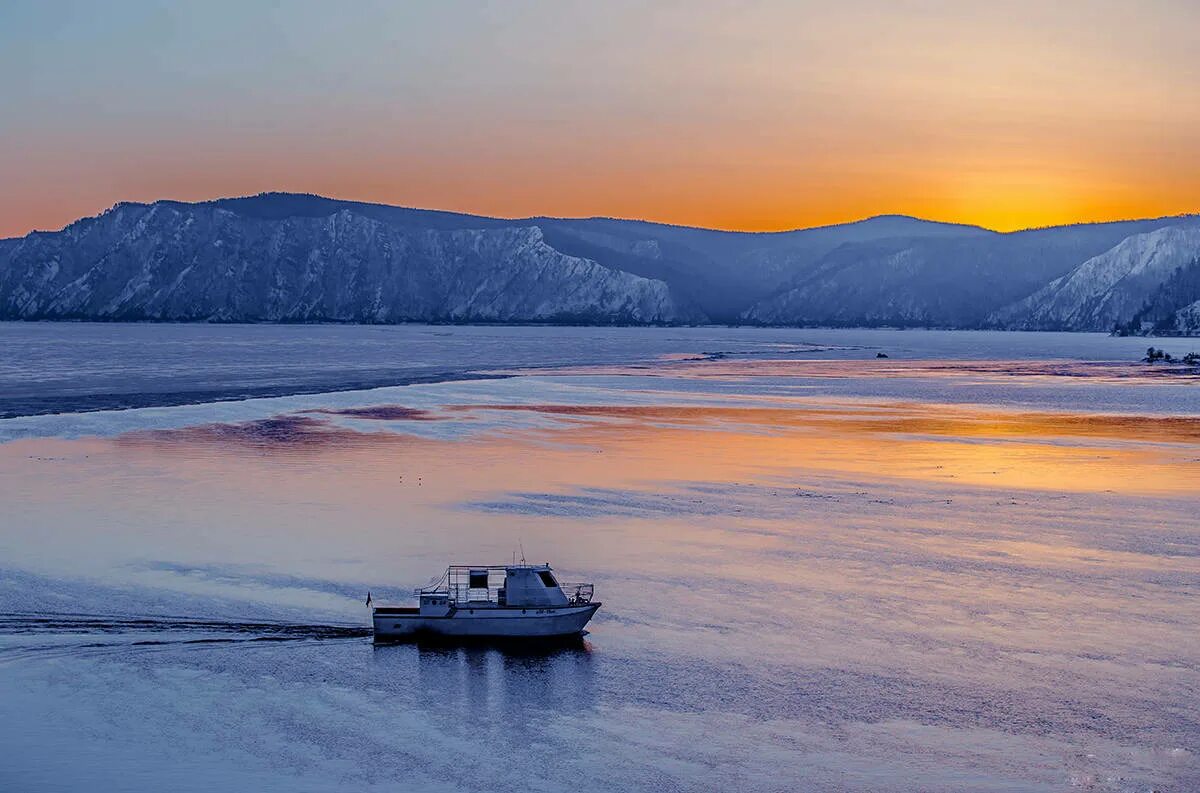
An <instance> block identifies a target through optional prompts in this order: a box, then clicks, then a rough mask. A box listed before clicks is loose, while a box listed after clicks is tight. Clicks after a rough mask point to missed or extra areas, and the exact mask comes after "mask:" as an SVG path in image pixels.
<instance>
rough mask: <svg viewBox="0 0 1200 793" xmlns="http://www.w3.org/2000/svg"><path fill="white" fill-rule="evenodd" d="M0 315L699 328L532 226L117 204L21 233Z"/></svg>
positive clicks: (662, 299) (639, 285) (663, 293)
mask: <svg viewBox="0 0 1200 793" xmlns="http://www.w3.org/2000/svg"><path fill="white" fill-rule="evenodd" d="M0 316H6V317H17V318H52V319H53V318H90V319H129V320H134V319H159V320H167V319H169V320H210V321H317V320H333V321H353V322H400V321H406V320H427V321H498V322H504V321H559V322H561V321H571V322H596V323H609V322H629V323H666V322H689V321H695V320H700V319H703V315H702V314H700V313H699V312H698V311H696V310H695V309H692V308H689V307H687V306H685V305H682V304H680V302H678V301H676V300H675V299H674V297H673V296H672V295H671V293H670V290H669V289H668V287H667V285H666V284H665V283H663V282H662V281H658V280H654V279H650V278H643V277H641V276H638V275H634V274H632V273H628V272H624V271H620V270H613V269H610V268H607V267H604V266H603V265H600V264H598V263H596V262H594V261H591V260H588V259H583V258H580V257H577V256H570V255H567V254H564V253H561V252H559V251H557V250H555V249H554V248H552V247H550V246H549V245H547V244H546V242H545V241H544V239H543V236H542V231H541V229H540V228H539V227H537V226H536V225H511V226H500V227H493V228H477V229H439V228H428V227H403V226H397V225H393V224H389V223H386V222H383V221H381V220H378V219H375V218H372V217H368V216H365V215H363V214H358V213H355V212H353V211H352V210H351V209H349V208H341V209H338V210H337V211H336V212H334V213H332V214H329V215H326V216H317V217H311V216H304V215H291V216H287V217H283V218H279V219H272V218H262V217H248V216H246V215H243V214H238V213H236V212H233V211H230V210H228V209H225V208H222V207H220V206H215V205H212V204H201V205H190V204H177V203H173V202H160V203H156V204H152V205H142V204H123V205H118V206H117V207H115V208H113V209H112V210H110V211H109V212H107V213H105V214H103V215H101V216H100V217H98V218H94V219H89V220H83V221H79V222H77V223H75V224H73V225H71V226H69V227H67V228H66V229H64V230H63V231H61V232H57V233H50V234H45V233H35V234H31V235H29V236H27V237H25V238H24V239H22V240H21V241H19V242H18V243H17V244H16V245H10V246H8V247H7V250H6V261H5V262H4V263H3V264H2V265H0Z"/></svg>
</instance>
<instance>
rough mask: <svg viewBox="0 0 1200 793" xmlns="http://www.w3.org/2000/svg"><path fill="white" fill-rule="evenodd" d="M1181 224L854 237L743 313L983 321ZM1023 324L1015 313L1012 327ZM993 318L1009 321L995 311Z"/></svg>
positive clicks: (853, 320) (837, 319)
mask: <svg viewBox="0 0 1200 793" xmlns="http://www.w3.org/2000/svg"><path fill="white" fill-rule="evenodd" d="M1183 222H1185V219H1183V218H1159V219H1155V220H1134V221H1121V222H1116V223H1095V224H1080V225H1075V226H1058V227H1052V228H1044V229H1033V230H1029V231H1019V232H1012V233H1008V234H998V233H994V232H987V233H984V234H974V235H958V236H953V237H924V238H892V239H885V240H876V241H871V242H861V243H855V244H847V245H843V246H841V247H839V248H837V249H835V250H833V251H831V252H830V253H828V254H826V255H825V256H823V257H822V258H821V259H820V260H818V261H817V262H816V263H815V264H814V265H813V266H812V267H810V268H808V269H806V270H804V271H802V272H799V273H798V274H797V275H796V276H795V277H793V279H792V280H791V281H790V282H789V283H787V284H786V285H784V287H783V288H781V289H780V290H778V291H777V293H776V294H774V295H772V296H770V297H768V298H766V299H763V300H760V301H759V302H757V303H755V304H754V305H752V306H751V307H750V308H748V309H747V310H746V311H745V312H744V314H743V319H745V320H746V321H749V322H758V323H764V324H772V325H790V324H803V323H808V324H838V325H910V326H938V327H980V326H982V325H984V324H985V323H986V322H987V320H988V318H989V315H993V313H994V312H996V311H998V310H1000V309H1002V308H1003V307H1005V306H1006V305H1008V304H1010V303H1013V302H1015V301H1019V300H1021V299H1023V298H1025V297H1026V296H1028V295H1030V294H1031V293H1033V292H1036V291H1037V290H1039V289H1040V288H1042V287H1044V286H1045V285H1046V284H1047V283H1048V282H1050V281H1052V280H1054V279H1057V278H1059V277H1061V276H1063V275H1065V274H1066V273H1068V272H1070V271H1071V270H1072V269H1073V268H1074V267H1076V266H1077V265H1079V264H1080V263H1082V262H1084V261H1086V260H1088V259H1090V258H1091V257H1093V256H1096V255H1098V254H1100V253H1103V252H1104V251H1106V250H1108V249H1109V248H1111V247H1112V246H1114V245H1117V244H1118V243H1120V242H1121V241H1122V240H1124V239H1126V238H1127V237H1129V236H1130V235H1134V234H1140V233H1144V232H1149V231H1154V230H1156V229H1160V228H1165V227H1170V226H1174V225H1178V224H1180V223H1183ZM1191 222H1192V223H1193V224H1195V223H1196V222H1197V221H1196V219H1195V218H1192V219H1191ZM1083 280H1085V281H1086V279H1083ZM1020 322H1021V317H1018V316H1016V314H1014V315H1013V317H1012V318H1011V325H1007V326H1019V325H1020ZM993 324H998V325H1000V326H1001V327H1004V326H1006V325H1005V324H1004V323H1003V322H1000V321H995V319H994V316H993ZM1110 327H1111V326H1110ZM1079 329H1083V328H1079Z"/></svg>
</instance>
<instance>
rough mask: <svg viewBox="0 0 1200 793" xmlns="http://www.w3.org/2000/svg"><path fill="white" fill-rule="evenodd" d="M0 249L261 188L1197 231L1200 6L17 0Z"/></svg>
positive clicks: (660, 214)
mask: <svg viewBox="0 0 1200 793" xmlns="http://www.w3.org/2000/svg"><path fill="white" fill-rule="evenodd" d="M0 96H2V98H3V111H0V185H2V188H0V236H16V235H22V234H25V233H27V232H28V231H30V230H31V229H35V228H36V229H55V228H59V227H61V226H63V225H64V224H66V223H68V222H70V221H71V220H73V219H75V218H77V217H80V216H83V215H91V214H96V213H97V212H99V211H102V210H103V209H105V208H107V207H108V206H110V205H112V204H113V203H115V202H117V201H123V200H138V201H148V200H153V199H156V198H177V199H186V200H198V199H205V198H214V197H219V196H229V195H243V194H250V193H256V192H260V191H266V190H292V191H304V192H314V193H321V194H325V195H330V196H336V197H341V198H351V199H360V200H369V201H381V202H387V203H396V204H404V205H409V206H421V207H431V208H441V209H454V210H460V211H467V212H476V213H481V214H493V215H502V216H526V215H537V214H550V215H611V216H621V217H635V218H645V219H651V220H659V221H666V222H672V223H683V224H691V225H703V226H714V227H720V228H733V229H755V230H759V229H785V228H796V227H802V226H810V225H818V224H824V223H833V222H839V221H845V220H853V219H857V218H861V217H865V216H869V215H873V214H882V213H904V214H912V215H918V216H922V217H928V218H933V219H940V220H950V221H959V222H966V223H977V224H980V225H984V226H988V227H991V228H995V229H1001V230H1008V229H1014V228H1024V227H1029V226H1038V225H1048V224H1055V223H1067V222H1076V221H1091V220H1106V219H1115V218H1123V217H1135V216H1154V215H1164V214H1177V213H1182V212H1195V211H1198V210H1200V145H1198V144H1200V4H1197V3H1193V2H1186V3H1185V2H1168V1H1166V0H1159V1H1158V2H1146V3H1136V4H1135V3H1125V2H1121V3H1118V2H1108V1H1107V0H1096V1H1095V2H1087V3H1084V2H1062V3H1042V2H1009V3H984V2H976V1H975V0H963V1H962V2H953V3H950V2H945V3H939V2H903V1H899V0H898V1H897V2H861V1H858V0H847V1H846V2H838V3H820V4H817V3H802V2H757V3H755V2H747V3H733V2H729V3H711V2H686V3H684V2H680V3H633V2H605V3H582V2H516V1H514V2H505V3H485V2H438V3H422V4H417V3H411V4H410V3H402V2H386V3H384V2H379V3H372V2H362V3H353V4H348V5H346V6H336V5H335V4H329V3H315V2H288V3H268V2H259V3H233V2H215V1H214V2H206V3H182V4H175V3H155V2H137V1H133V0H130V1H128V2H121V3H114V4H99V3H69V2H48V3H42V2H27V1H26V0H13V1H12V2H6V3H4V4H3V5H2V6H0Z"/></svg>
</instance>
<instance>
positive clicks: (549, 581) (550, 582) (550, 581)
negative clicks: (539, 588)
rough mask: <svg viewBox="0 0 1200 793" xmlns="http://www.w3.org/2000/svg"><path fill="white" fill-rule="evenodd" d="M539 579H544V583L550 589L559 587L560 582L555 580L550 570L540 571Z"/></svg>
mask: <svg viewBox="0 0 1200 793" xmlns="http://www.w3.org/2000/svg"><path fill="white" fill-rule="evenodd" d="M538 578H540V579H542V583H543V584H545V585H546V586H548V587H554V586H558V582H557V581H555V580H554V576H553V575H552V574H551V573H550V571H549V570H538Z"/></svg>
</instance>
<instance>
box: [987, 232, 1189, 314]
mask: <svg viewBox="0 0 1200 793" xmlns="http://www.w3.org/2000/svg"><path fill="white" fill-rule="evenodd" d="M1198 254H1200V225H1184V226H1170V227H1167V228H1161V229H1157V230H1155V231H1151V232H1147V233H1143V234H1134V235H1131V236H1129V237H1127V238H1125V239H1124V240H1122V241H1121V242H1120V243H1118V244H1117V245H1115V246H1113V247H1112V248H1111V249H1109V250H1107V251H1105V252H1104V253H1102V254H1100V255H1099V256H1093V257H1092V258H1090V259H1088V260H1087V261H1085V262H1083V263H1081V264H1080V265H1079V266H1078V267H1075V268H1074V269H1072V270H1071V271H1070V272H1069V273H1067V274H1065V275H1063V276H1061V277H1059V278H1056V279H1054V280H1053V281H1051V282H1050V283H1048V284H1046V286H1044V287H1042V288H1041V289H1039V290H1038V291H1037V292H1034V293H1033V294H1032V295H1030V296H1028V297H1026V298H1024V299H1023V300H1020V301H1018V302H1016V303H1014V304H1013V305H1011V306H1008V307H1006V308H1004V309H1001V310H1000V311H998V312H996V314H995V315H993V317H992V319H993V321H994V322H995V323H997V324H999V325H1003V326H1006V327H1020V328H1030V329H1067V330H1101V331H1106V330H1112V329H1113V328H1114V327H1115V326H1117V325H1123V324H1125V323H1127V322H1129V321H1130V320H1131V319H1132V318H1133V316H1134V315H1135V314H1136V313H1137V312H1138V311H1139V310H1140V309H1141V308H1142V307H1143V306H1144V305H1145V304H1146V301H1147V300H1148V299H1149V298H1150V297H1151V296H1152V295H1153V294H1154V292H1155V290H1156V289H1158V288H1159V287H1160V286H1161V285H1162V284H1163V283H1164V282H1165V281H1166V280H1167V279H1168V278H1170V277H1171V275H1172V274H1174V273H1175V271H1176V270H1178V269H1179V268H1180V267H1183V266H1184V265H1187V264H1189V263H1190V262H1191V261H1192V260H1193V259H1195V258H1196V256H1197V255H1198Z"/></svg>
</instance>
